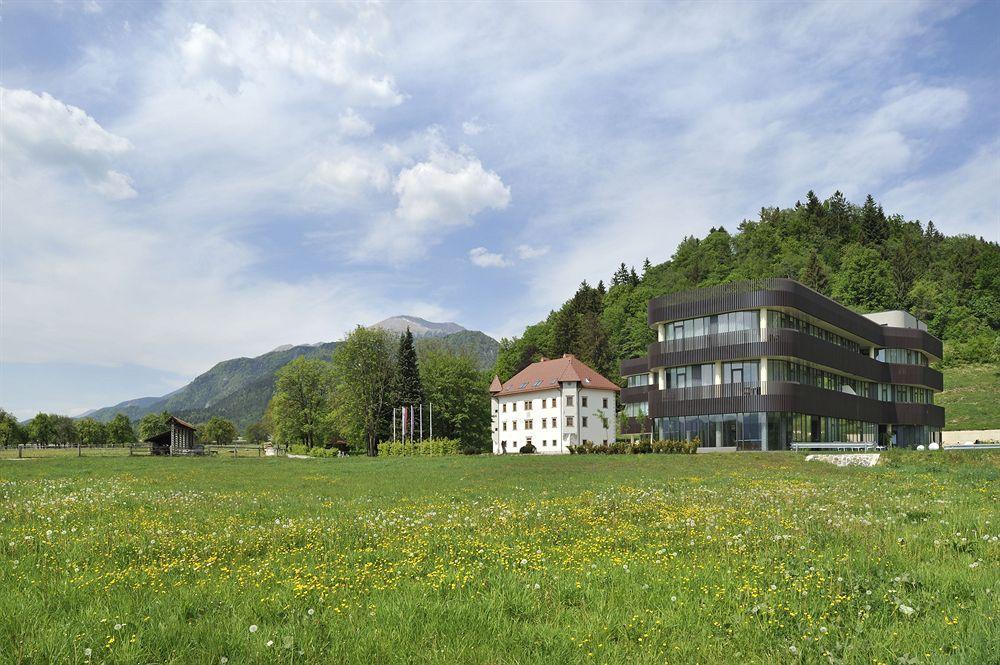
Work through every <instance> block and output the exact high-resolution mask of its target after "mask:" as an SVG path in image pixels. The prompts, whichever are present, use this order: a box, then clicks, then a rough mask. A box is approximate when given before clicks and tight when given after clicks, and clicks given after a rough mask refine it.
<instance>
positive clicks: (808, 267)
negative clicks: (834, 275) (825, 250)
mask: <svg viewBox="0 0 1000 665" xmlns="http://www.w3.org/2000/svg"><path fill="white" fill-rule="evenodd" d="M799 281H800V282H802V283H803V284H805V285H806V286H808V287H809V288H811V289H813V290H814V291H819V292H820V293H824V294H825V293H829V288H830V279H829V275H828V273H827V269H826V264H825V263H824V262H823V259H822V258H820V255H819V252H817V251H816V250H815V249H814V250H812V252H810V254H809V258H808V259H806V264H805V266H803V267H802V272H800V273H799Z"/></svg>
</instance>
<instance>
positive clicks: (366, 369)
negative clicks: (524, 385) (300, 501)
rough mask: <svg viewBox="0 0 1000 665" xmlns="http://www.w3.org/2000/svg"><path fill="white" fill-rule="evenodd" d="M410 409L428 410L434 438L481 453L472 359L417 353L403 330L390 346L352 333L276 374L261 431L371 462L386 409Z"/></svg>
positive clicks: (485, 411) (483, 411) (386, 426)
mask: <svg viewBox="0 0 1000 665" xmlns="http://www.w3.org/2000/svg"><path fill="white" fill-rule="evenodd" d="M418 404H425V405H427V404H433V408H434V434H435V436H436V437H446V438H453V439H457V440H459V441H460V442H461V443H462V445H463V446H464V447H465V448H466V449H471V450H482V449H484V448H486V447H488V445H489V437H490V432H489V428H490V411H489V409H490V406H489V404H490V400H489V375H488V374H487V373H484V372H481V371H480V370H479V369H478V368H477V366H476V361H475V359H474V358H473V357H472V356H470V355H467V354H462V353H454V352H451V351H449V350H447V349H446V348H444V347H443V346H437V345H435V344H433V343H430V344H428V345H426V346H425V347H424V348H423V350H422V351H421V352H420V353H419V354H418V353H417V351H416V348H415V346H414V343H413V334H412V333H411V332H410V331H409V329H407V331H406V332H405V333H403V334H402V335H400V337H399V338H398V340H397V339H396V338H395V336H394V335H392V333H389V332H387V331H385V330H380V329H369V328H363V327H361V326H358V327H357V328H355V329H354V331H353V332H351V333H350V334H349V335H348V336H347V338H346V339H345V340H344V342H343V343H342V344H340V345H339V346H338V347H337V348H336V350H335V351H334V352H333V355H332V357H331V359H330V360H329V361H327V360H321V359H308V358H301V357H300V358H296V359H295V360H293V361H292V362H290V363H289V364H287V365H285V366H284V367H283V368H281V369H280V370H279V371H278V375H277V381H276V384H275V391H274V397H273V398H272V399H271V402H270V403H269V404H268V407H267V412H266V414H265V417H264V422H263V426H264V428H266V429H267V430H268V431H269V432H270V433H271V435H272V436H273V438H274V439H275V440H276V441H277V442H279V443H281V444H285V445H303V446H305V447H307V448H314V447H317V446H323V447H330V446H334V445H349V446H351V447H352V448H354V449H359V450H364V451H365V453H367V454H368V455H376V454H378V446H379V443H381V442H384V441H386V440H387V439H389V438H390V437H391V435H392V413H393V408H394V407H398V406H403V405H407V406H413V405H418ZM428 421H429V418H428ZM428 425H429V422H428ZM425 433H429V432H427V431H426V430H425Z"/></svg>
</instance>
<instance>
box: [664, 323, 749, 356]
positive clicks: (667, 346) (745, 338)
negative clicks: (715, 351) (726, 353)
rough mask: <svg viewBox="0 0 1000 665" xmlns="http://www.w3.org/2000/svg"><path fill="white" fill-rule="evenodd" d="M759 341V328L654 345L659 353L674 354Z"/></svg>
mask: <svg viewBox="0 0 1000 665" xmlns="http://www.w3.org/2000/svg"><path fill="white" fill-rule="evenodd" d="M759 341H760V328H748V329H747V330H731V331H729V332H722V333H713V334H710V335H698V336H697V337H681V338H679V339H668V340H666V341H663V342H659V343H655V342H654V344H656V350H657V351H658V352H659V353H676V352H678V351H695V350H699V349H708V348H712V347H716V346H729V345H730V344H752V343H753V342H759Z"/></svg>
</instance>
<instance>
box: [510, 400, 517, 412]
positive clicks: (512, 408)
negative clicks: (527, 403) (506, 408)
mask: <svg viewBox="0 0 1000 665" xmlns="http://www.w3.org/2000/svg"><path fill="white" fill-rule="evenodd" d="M510 410H511V411H517V402H511V403H510Z"/></svg>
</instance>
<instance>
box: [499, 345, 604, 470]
mask: <svg viewBox="0 0 1000 665" xmlns="http://www.w3.org/2000/svg"><path fill="white" fill-rule="evenodd" d="M619 390H621V389H620V388H619V387H618V385H617V384H616V383H614V382H613V381H609V380H608V379H606V378H605V377H603V376H601V375H600V374H598V373H597V372H595V371H594V370H593V369H591V368H590V367H588V366H587V365H585V364H584V363H582V362H580V361H579V360H577V359H576V358H575V357H574V356H573V355H572V354H566V355H564V356H563V357H562V358H558V359H556V360H548V359H546V358H542V359H541V360H540V361H538V362H536V363H532V364H531V365H528V366H527V367H525V368H524V369H523V370H521V371H520V372H518V373H517V374H515V375H514V377H513V378H511V379H510V380H509V381H507V382H506V383H500V377H496V376H495V377H493V384H492V385H491V386H490V394H491V395H492V399H491V400H490V403H491V407H492V414H493V452H494V453H495V454H497V455H502V454H504V453H516V452H518V451H519V450H520V449H521V447H522V446H525V445H527V444H529V443H530V444H532V445H534V447H535V449H536V451H537V452H539V453H543V454H558V453H568V452H569V448H568V446H572V445H576V444H579V443H583V442H585V441H589V442H591V443H595V444H600V443H608V442H613V441H614V440H615V409H616V397H617V396H618V391H619Z"/></svg>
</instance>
